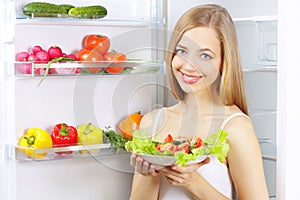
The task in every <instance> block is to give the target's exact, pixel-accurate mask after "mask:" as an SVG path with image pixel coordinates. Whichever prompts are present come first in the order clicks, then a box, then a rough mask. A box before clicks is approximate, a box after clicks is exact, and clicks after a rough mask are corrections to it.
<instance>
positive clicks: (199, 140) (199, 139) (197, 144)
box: [195, 137, 203, 148]
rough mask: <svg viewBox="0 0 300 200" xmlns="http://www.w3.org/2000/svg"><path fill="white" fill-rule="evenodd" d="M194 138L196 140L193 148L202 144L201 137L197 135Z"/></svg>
mask: <svg viewBox="0 0 300 200" xmlns="http://www.w3.org/2000/svg"><path fill="white" fill-rule="evenodd" d="M195 140H196V146H195V148H199V147H201V146H202V145H203V141H202V140H201V138H199V137H197V138H196V139H195Z"/></svg>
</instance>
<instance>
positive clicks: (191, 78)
mask: <svg viewBox="0 0 300 200" xmlns="http://www.w3.org/2000/svg"><path fill="white" fill-rule="evenodd" d="M183 76H184V78H185V79H187V80H190V81H193V80H196V79H197V78H198V77H195V76H187V75H186V74H184V75H183Z"/></svg>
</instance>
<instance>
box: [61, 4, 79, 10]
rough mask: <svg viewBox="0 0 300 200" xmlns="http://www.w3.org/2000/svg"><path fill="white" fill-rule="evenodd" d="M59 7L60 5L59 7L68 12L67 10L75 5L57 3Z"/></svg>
mask: <svg viewBox="0 0 300 200" xmlns="http://www.w3.org/2000/svg"><path fill="white" fill-rule="evenodd" d="M58 6H59V7H61V8H64V9H65V10H66V11H67V12H69V10H70V9H71V8H75V6H73V5H71V4H60V5H58Z"/></svg>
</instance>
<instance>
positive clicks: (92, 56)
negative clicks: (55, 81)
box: [77, 49, 103, 73]
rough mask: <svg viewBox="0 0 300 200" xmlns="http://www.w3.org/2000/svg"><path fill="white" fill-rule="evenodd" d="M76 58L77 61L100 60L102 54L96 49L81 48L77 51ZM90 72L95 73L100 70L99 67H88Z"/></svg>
mask: <svg viewBox="0 0 300 200" xmlns="http://www.w3.org/2000/svg"><path fill="white" fill-rule="evenodd" d="M77 58H78V60H79V61H102V60H103V56H102V55H101V54H100V53H98V52H97V51H96V50H89V49H81V50H80V51H79V52H78V53H77ZM87 69H88V70H89V71H90V72H91V73H97V72H99V71H100V70H101V67H88V68H87Z"/></svg>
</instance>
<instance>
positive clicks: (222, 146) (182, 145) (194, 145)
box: [125, 130, 229, 166]
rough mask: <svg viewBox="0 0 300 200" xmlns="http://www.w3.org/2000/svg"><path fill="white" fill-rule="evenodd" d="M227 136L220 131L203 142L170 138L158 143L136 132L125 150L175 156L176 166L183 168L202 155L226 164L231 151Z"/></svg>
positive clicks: (139, 131) (146, 134)
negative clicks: (212, 157) (215, 158)
mask: <svg viewBox="0 0 300 200" xmlns="http://www.w3.org/2000/svg"><path fill="white" fill-rule="evenodd" d="M227 135H228V133H227V132H225V131H224V130H218V131H217V132H216V133H214V134H211V135H210V136H209V137H208V138H206V139H205V140H203V142H202V140H199V139H195V140H194V139H184V138H178V139H176V140H173V141H171V140H170V137H169V136H168V138H167V139H165V141H163V142H157V141H155V140H152V139H151V138H150V137H149V134H148V133H146V132H144V131H142V130H136V131H134V132H133V139H132V140H131V141H128V142H126V144H125V149H126V150H127V151H130V152H133V153H137V154H151V155H160V156H174V157H175V158H176V164H178V165H181V166H185V165H186V163H187V162H189V161H192V160H196V158H197V157H198V156H202V155H214V156H216V157H217V158H218V159H219V161H220V162H225V159H226V156H227V153H228V151H229V144H228V143H227V140H226V137H227ZM170 141H171V142H170Z"/></svg>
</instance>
